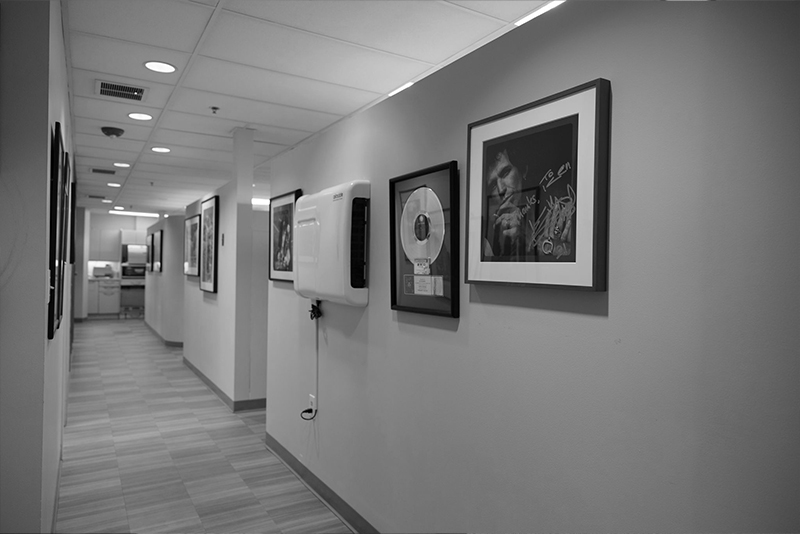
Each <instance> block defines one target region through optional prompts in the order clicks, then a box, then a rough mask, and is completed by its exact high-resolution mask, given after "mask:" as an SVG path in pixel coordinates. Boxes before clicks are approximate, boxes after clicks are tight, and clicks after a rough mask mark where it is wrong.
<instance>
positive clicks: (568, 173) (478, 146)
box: [466, 78, 611, 291]
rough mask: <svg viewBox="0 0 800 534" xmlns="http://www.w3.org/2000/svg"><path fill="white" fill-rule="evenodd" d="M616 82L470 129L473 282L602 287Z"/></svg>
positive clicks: (600, 82)
mask: <svg viewBox="0 0 800 534" xmlns="http://www.w3.org/2000/svg"><path fill="white" fill-rule="evenodd" d="M610 99H611V84H610V82H609V81H608V80H605V79H602V78H601V79H597V80H594V81H591V82H588V83H585V84H583V85H580V86H578V87H574V88H572V89H569V90H566V91H563V92H561V93H558V94H555V95H552V96H549V97H547V98H544V99H541V100H537V101H535V102H532V103H530V104H527V105H524V106H521V107H519V108H516V109H512V110H510V111H506V112H505V113H501V114H499V115H495V116H493V117H489V118H487V119H483V120H481V121H478V122H474V123H472V124H470V125H469V127H468V149H469V152H468V160H467V166H468V169H469V179H468V186H467V241H466V242H467V253H466V282H467V283H495V284H518V285H526V286H542V287H556V288H576V289H584V290H589V291H605V290H606V279H607V273H606V271H607V254H608V252H607V250H608V157H609V155H608V154H609V123H610V121H609V107H610Z"/></svg>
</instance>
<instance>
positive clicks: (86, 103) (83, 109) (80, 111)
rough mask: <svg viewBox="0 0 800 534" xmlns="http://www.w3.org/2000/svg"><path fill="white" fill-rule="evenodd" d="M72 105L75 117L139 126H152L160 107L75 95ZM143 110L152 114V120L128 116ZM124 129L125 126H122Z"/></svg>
mask: <svg viewBox="0 0 800 534" xmlns="http://www.w3.org/2000/svg"><path fill="white" fill-rule="evenodd" d="M73 103H74V106H73V107H72V113H73V115H74V116H75V117H83V118H85V119H95V120H100V121H102V120H111V121H114V122H115V123H117V124H132V125H135V126H139V127H147V126H152V125H153V124H154V123H155V121H156V119H158V115H159V113H160V111H161V110H160V109H158V108H150V107H147V106H143V105H142V104H139V103H137V102H131V103H128V102H120V103H117V102H111V101H108V100H100V99H97V98H85V97H80V96H76V97H75V98H74V99H73ZM133 112H144V113H148V114H150V115H152V117H153V120H150V121H135V120H133V119H131V118H130V117H128V113H133ZM122 128H123V129H125V127H124V126H123V127H122Z"/></svg>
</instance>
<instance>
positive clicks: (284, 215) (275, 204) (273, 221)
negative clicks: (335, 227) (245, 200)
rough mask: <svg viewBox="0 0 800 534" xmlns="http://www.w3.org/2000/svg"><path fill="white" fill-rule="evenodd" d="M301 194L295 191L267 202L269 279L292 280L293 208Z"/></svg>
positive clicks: (297, 190) (299, 191)
mask: <svg viewBox="0 0 800 534" xmlns="http://www.w3.org/2000/svg"><path fill="white" fill-rule="evenodd" d="M302 194H303V192H302V190H300V189H296V190H294V191H291V192H289V193H285V194H283V195H280V196H277V197H273V198H271V199H270V200H269V220H270V230H269V258H270V261H269V279H270V280H283V281H288V282H291V281H293V280H294V265H293V262H292V244H293V240H294V207H295V203H296V202H297V199H298V198H300V196H301V195H302Z"/></svg>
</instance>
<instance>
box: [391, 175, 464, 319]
mask: <svg viewBox="0 0 800 534" xmlns="http://www.w3.org/2000/svg"><path fill="white" fill-rule="evenodd" d="M458 202H459V196H458V164H457V163H456V162H455V161H450V162H448V163H442V164H441V165H436V166H434V167H429V168H427V169H422V170H420V171H416V172H412V173H410V174H405V175H403V176H398V177H397V178H392V179H391V180H389V234H390V238H391V239H390V241H391V244H390V254H391V291H392V309H393V310H401V311H410V312H416V313H427V314H430V315H443V316H445V317H458V316H459V283H458V282H459V278H458V257H459V251H458V240H459V231H458V221H459V211H458Z"/></svg>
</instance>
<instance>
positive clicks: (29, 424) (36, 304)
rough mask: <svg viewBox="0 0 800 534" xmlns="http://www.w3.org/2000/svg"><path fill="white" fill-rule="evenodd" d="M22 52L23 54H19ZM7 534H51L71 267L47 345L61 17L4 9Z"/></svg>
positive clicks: (0, 202) (1, 398)
mask: <svg viewBox="0 0 800 534" xmlns="http://www.w3.org/2000/svg"><path fill="white" fill-rule="evenodd" d="M21 51H24V53H20V52H21ZM0 65H2V86H0V116H1V117H2V121H0V155H2V157H1V158H0V236H1V237H2V239H0V425H2V426H1V427H0V531H2V532H49V531H50V530H51V528H52V523H53V515H54V511H55V510H54V509H55V504H56V495H57V489H58V474H59V459H60V452H61V441H62V429H63V424H64V413H65V410H64V405H65V396H66V388H65V385H66V368H67V363H68V362H67V359H68V355H69V345H70V339H69V335H70V334H69V330H70V328H69V327H70V309H71V300H70V294H71V280H72V268H71V266H70V265H67V268H66V272H65V288H64V297H65V301H64V318H63V320H62V324H61V327H60V328H59V329H58V330H57V331H56V335H55V337H54V339H52V340H50V341H48V339H47V292H48V285H49V283H48V278H47V273H48V270H47V269H48V239H49V237H48V235H49V226H48V217H49V214H48V200H49V161H50V135H51V130H52V128H54V125H55V122H56V121H58V122H60V123H61V126H62V129H63V134H62V135H63V137H64V143H65V149H66V150H67V151H68V152H70V153H71V152H72V148H71V146H72V141H71V140H72V137H71V125H70V122H69V112H68V107H67V106H68V103H67V77H66V61H65V54H64V39H63V36H62V31H61V10H60V4H59V3H57V2H2V3H1V4H0Z"/></svg>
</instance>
